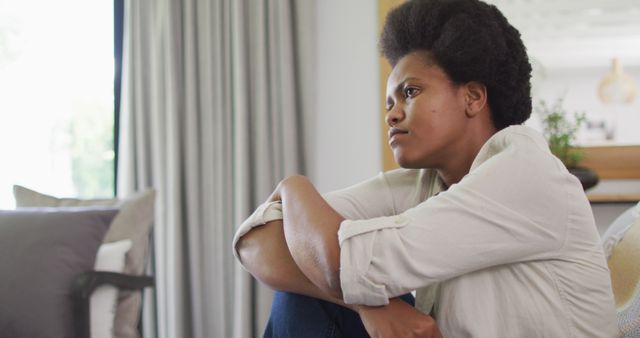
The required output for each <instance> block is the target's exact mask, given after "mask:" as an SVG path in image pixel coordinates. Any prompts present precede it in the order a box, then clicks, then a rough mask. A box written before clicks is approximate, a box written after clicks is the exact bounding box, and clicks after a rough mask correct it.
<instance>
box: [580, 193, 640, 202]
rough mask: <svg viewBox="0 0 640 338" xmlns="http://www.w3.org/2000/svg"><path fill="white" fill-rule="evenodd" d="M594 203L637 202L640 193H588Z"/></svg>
mask: <svg viewBox="0 0 640 338" xmlns="http://www.w3.org/2000/svg"><path fill="white" fill-rule="evenodd" d="M587 198H589V202H592V203H637V202H638V201H640V194H587Z"/></svg>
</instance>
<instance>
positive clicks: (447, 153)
mask: <svg viewBox="0 0 640 338" xmlns="http://www.w3.org/2000/svg"><path fill="white" fill-rule="evenodd" d="M463 87H464V86H457V85H455V84H454V83H452V82H451V80H450V79H449V76H448V75H447V74H446V73H445V72H444V70H442V68H440V67H439V66H437V65H435V64H434V63H431V62H429V57H428V54H427V53H425V52H414V53H410V54H408V55H406V56H404V57H403V58H402V59H400V61H398V63H397V64H396V66H395V67H394V68H393V71H392V72H391V74H390V75H389V79H388V81H387V114H386V122H387V124H388V125H389V146H391V149H392V151H393V155H394V157H395V160H396V162H398V164H399V165H400V166H402V167H404V168H435V169H440V168H443V167H444V166H446V163H447V162H449V161H450V160H451V158H452V157H454V156H456V154H457V153H458V151H459V150H462V148H461V147H463V146H464V137H465V129H466V128H465V127H466V123H467V120H468V118H467V117H466V114H465V107H466V104H465V90H464V88H463Z"/></svg>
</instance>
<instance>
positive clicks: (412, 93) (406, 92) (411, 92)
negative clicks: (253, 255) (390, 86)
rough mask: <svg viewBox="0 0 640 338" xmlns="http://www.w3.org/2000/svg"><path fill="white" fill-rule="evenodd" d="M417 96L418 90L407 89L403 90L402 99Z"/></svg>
mask: <svg viewBox="0 0 640 338" xmlns="http://www.w3.org/2000/svg"><path fill="white" fill-rule="evenodd" d="M416 94H418V88H414V87H407V88H405V89H404V97H407V98H410V97H414V96H415V95H416Z"/></svg>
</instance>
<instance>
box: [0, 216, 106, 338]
mask: <svg viewBox="0 0 640 338" xmlns="http://www.w3.org/2000/svg"><path fill="white" fill-rule="evenodd" d="M117 212H118V211H117V210H115V209H106V208H101V209H96V208H93V209H87V208H69V209H29V208H27V209H21V210H0V273H1V276H2V277H0V336H2V337H32V338H40V337H42V338H58V337H59V338H68V337H73V336H74V332H73V323H74V319H73V312H72V311H73V303H72V299H71V287H72V285H73V284H72V283H73V280H74V279H75V278H76V277H77V276H78V275H79V274H81V273H82V272H85V271H90V270H93V265H94V263H95V257H96V252H97V251H98V247H99V246H100V244H101V243H102V238H103V237H104V234H105V232H106V230H107V228H108V226H109V224H110V223H111V220H112V219H113V217H114V216H115V215H116V213H117Z"/></svg>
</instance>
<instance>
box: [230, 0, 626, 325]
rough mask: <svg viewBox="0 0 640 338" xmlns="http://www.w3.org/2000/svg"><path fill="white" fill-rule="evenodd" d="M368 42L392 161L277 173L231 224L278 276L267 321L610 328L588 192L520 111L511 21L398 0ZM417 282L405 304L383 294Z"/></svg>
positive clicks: (271, 280) (520, 63) (519, 67)
mask: <svg viewBox="0 0 640 338" xmlns="http://www.w3.org/2000/svg"><path fill="white" fill-rule="evenodd" d="M381 48H382V52H383V54H384V56H385V57H386V58H387V60H389V62H390V63H391V65H392V66H393V71H392V72H391V75H390V76H389V79H388V82H387V115H386V122H387V124H388V125H389V145H390V147H391V149H392V150H393V154H394V157H395V159H396V161H397V162H398V163H399V164H400V166H401V167H403V168H404V169H400V170H394V171H390V172H386V173H383V174H380V175H379V176H378V177H375V178H373V179H371V180H369V181H366V182H363V183H361V184H358V185H355V186H353V187H350V188H347V189H345V190H341V191H337V192H334V193H331V194H328V195H326V196H321V195H320V194H318V192H317V191H316V190H315V188H314V187H313V185H312V184H311V183H310V182H309V181H308V180H307V179H306V178H304V177H301V176H294V177H290V178H287V179H285V180H283V181H282V182H281V183H280V184H279V185H278V187H277V188H276V190H275V191H274V192H273V194H272V195H271V196H270V197H269V199H268V201H267V202H266V203H265V204H263V205H262V206H261V207H260V208H259V209H258V210H256V212H255V213H254V214H253V215H252V216H251V217H250V218H249V219H248V220H247V221H245V223H243V225H242V226H241V227H240V229H239V230H238V233H237V234H236V238H235V239H234V246H235V248H236V250H237V254H238V257H239V259H240V260H241V262H242V263H243V264H244V266H245V267H246V268H247V270H248V271H250V272H251V273H252V274H253V275H254V276H255V277H256V278H258V279H259V280H261V281H262V282H264V283H265V284H267V285H269V286H271V287H272V288H274V289H276V290H280V291H283V292H279V293H277V294H276V298H275V299H274V305H273V308H272V314H271V318H270V321H269V325H268V327H267V331H266V332H265V336H267V337H270V336H273V337H327V336H328V337H331V336H335V337H360V336H362V337H366V336H367V334H369V335H370V336H372V337H440V336H445V337H611V336H613V335H614V334H615V310H614V305H613V296H612V293H611V285H610V284H611V283H610V279H609V273H608V269H607V266H606V262H605V259H604V256H603V253H602V249H601V246H600V244H599V243H600V238H599V236H598V233H597V231H596V227H595V224H594V220H593V216H592V213H591V209H590V206H589V203H588V201H587V199H586V198H585V195H584V192H583V191H582V188H581V186H580V183H579V182H578V180H577V179H576V178H574V177H573V176H572V175H571V174H569V173H568V172H567V170H566V168H565V167H564V166H563V165H562V163H560V162H559V161H558V160H557V159H556V158H555V157H553V155H551V153H550V152H549V150H548V147H547V145H546V143H545V140H544V139H543V137H542V136H541V135H540V134H539V133H537V132H535V131H533V130H531V129H529V128H527V127H524V126H521V124H522V123H523V122H524V121H525V120H526V119H527V118H528V117H529V115H530V114H531V98H530V94H529V92H530V84H529V77H530V72H531V66H530V64H529V62H528V58H527V55H526V51H525V48H524V45H523V43H522V41H521V39H520V35H519V33H518V32H517V30H516V29H514V28H513V27H512V26H511V25H510V24H509V23H508V22H507V20H506V19H505V18H504V16H503V15H502V14H501V13H500V12H499V11H498V10H497V9H496V8H495V7H494V6H490V5H487V4H485V3H483V2H480V1H477V0H450V1H447V0H424V1H409V2H406V3H404V4H403V5H401V6H400V7H398V8H396V9H395V10H393V11H392V12H391V13H390V14H389V16H388V17H387V21H386V23H385V27H384V31H383V34H382V37H381ZM414 290H417V291H416V300H415V303H416V307H415V308H414V307H412V306H411V305H409V304H408V303H407V302H405V301H403V300H402V299H399V298H396V297H399V296H401V295H404V294H407V293H408V292H411V291H414ZM303 295H304V296H303ZM404 297H406V296H404ZM409 302H410V301H409ZM347 307H348V308H349V309H351V310H353V311H351V310H348V309H346V308H347ZM356 314H357V315H356Z"/></svg>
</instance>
